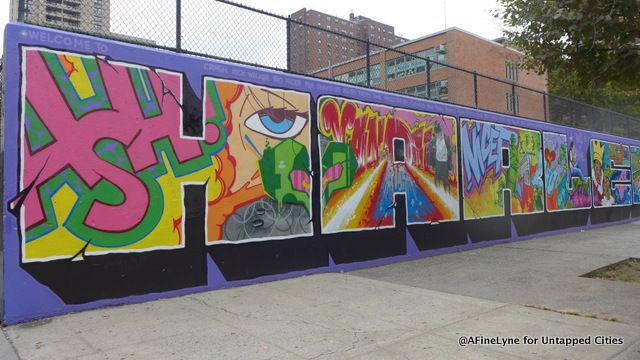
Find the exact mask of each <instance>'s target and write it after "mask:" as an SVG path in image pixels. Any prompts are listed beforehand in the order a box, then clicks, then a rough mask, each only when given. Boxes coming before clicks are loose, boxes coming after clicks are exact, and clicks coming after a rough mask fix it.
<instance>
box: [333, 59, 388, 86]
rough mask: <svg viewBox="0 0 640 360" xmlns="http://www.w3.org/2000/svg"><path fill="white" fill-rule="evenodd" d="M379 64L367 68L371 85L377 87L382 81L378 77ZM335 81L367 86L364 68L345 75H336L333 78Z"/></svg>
mask: <svg viewBox="0 0 640 360" xmlns="http://www.w3.org/2000/svg"><path fill="white" fill-rule="evenodd" d="M380 68H381V66H380V64H374V65H371V66H369V76H370V80H371V85H377V84H379V83H380V81H381V80H382V78H381V76H380ZM333 78H334V79H335V80H338V81H342V82H347V83H351V84H356V85H367V72H366V68H361V69H358V70H354V71H350V72H348V73H345V74H340V75H336V76H334V77H333Z"/></svg>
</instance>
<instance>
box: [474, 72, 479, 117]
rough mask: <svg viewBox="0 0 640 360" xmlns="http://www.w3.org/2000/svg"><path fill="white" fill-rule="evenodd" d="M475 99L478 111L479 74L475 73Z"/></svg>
mask: <svg viewBox="0 0 640 360" xmlns="http://www.w3.org/2000/svg"><path fill="white" fill-rule="evenodd" d="M473 99H474V101H475V104H476V109H477V108H478V73H477V72H475V70H474V71H473Z"/></svg>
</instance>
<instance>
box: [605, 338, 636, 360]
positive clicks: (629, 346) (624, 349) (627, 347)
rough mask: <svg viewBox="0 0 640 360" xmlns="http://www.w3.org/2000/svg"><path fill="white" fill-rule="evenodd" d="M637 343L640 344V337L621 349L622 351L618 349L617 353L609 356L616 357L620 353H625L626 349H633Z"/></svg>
mask: <svg viewBox="0 0 640 360" xmlns="http://www.w3.org/2000/svg"><path fill="white" fill-rule="evenodd" d="M636 344H640V337H639V338H637V339H636V341H634V342H632V343H630V344H629V345H627V346H625V347H624V348H623V349H620V351H618V352H617V353H615V354H613V355H611V357H609V359H615V358H616V357H617V356H618V355H620V354H622V353H624V352H625V351H627V350H629V349H631V347H633V346H635V345H636Z"/></svg>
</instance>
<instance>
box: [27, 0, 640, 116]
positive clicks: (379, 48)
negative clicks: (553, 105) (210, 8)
mask: <svg viewBox="0 0 640 360" xmlns="http://www.w3.org/2000/svg"><path fill="white" fill-rule="evenodd" d="M174 2H175V6H176V16H177V17H180V16H181V15H180V13H181V11H180V10H181V9H179V7H181V6H182V5H181V4H182V1H181V0H174ZM215 2H217V3H220V4H225V5H229V6H232V7H235V8H238V9H243V10H246V11H250V12H253V13H256V14H261V15H264V16H267V17H271V18H274V19H279V20H281V21H285V22H287V25H288V26H287V28H289V27H290V26H291V25H299V26H303V27H305V28H308V29H314V30H316V31H321V32H323V33H326V34H331V35H334V36H336V37H340V38H342V39H348V40H351V41H354V42H357V43H361V44H365V45H366V47H367V49H370V48H371V47H374V48H375V50H373V51H367V54H365V55H361V56H357V57H351V58H349V59H348V60H344V61H342V62H339V63H337V64H334V65H333V66H331V65H330V68H335V67H336V66H344V65H348V64H351V63H354V62H356V61H359V60H363V59H366V60H367V64H369V61H370V60H371V56H374V55H377V54H380V53H384V52H393V53H394V54H398V55H399V56H406V57H409V58H412V59H418V60H422V61H425V62H426V64H427V69H428V70H427V71H430V69H431V66H434V65H435V66H440V67H442V68H447V69H452V70H454V71H458V72H461V73H464V74H468V75H472V76H473V78H474V82H475V81H477V78H481V79H486V80H490V81H493V82H496V83H500V84H504V85H509V86H511V87H512V89H522V90H526V91H529V92H531V93H535V94H538V95H541V96H542V98H543V100H544V102H545V103H546V97H547V96H548V97H549V99H558V100H561V101H563V102H564V103H566V104H567V106H578V107H582V108H584V109H587V108H588V109H591V111H592V112H595V111H598V112H600V113H604V114H605V115H606V116H608V117H609V118H608V119H605V120H614V119H613V118H614V117H615V120H618V121H620V120H625V121H627V122H633V123H640V119H638V118H635V117H633V116H630V115H626V114H623V113H619V112H616V111H613V110H610V109H605V108H601V107H597V106H594V105H590V104H587V103H584V102H581V101H578V100H574V99H570V98H567V97H564V96H560V95H557V94H552V93H549V92H547V91H545V90H541V89H535V88H532V87H529V86H526V85H522V84H519V83H516V81H509V80H505V79H501V78H497V77H495V76H491V75H488V74H484V73H479V72H477V71H475V70H470V69H467V68H463V67H459V66H455V65H452V64H447V63H444V62H441V61H438V60H435V59H431V58H430V57H428V56H421V55H417V54H413V53H409V52H407V51H405V50H404V49H402V47H403V46H406V43H405V42H401V43H399V44H396V45H391V46H389V45H383V44H378V43H376V42H373V41H370V40H369V39H362V38H359V37H356V36H352V35H349V34H346V33H344V32H339V31H335V30H333V29H330V28H325V27H321V26H318V25H314V24H310V23H306V22H303V21H300V20H298V19H294V18H292V17H291V16H290V15H288V16H284V15H280V14H276V13H273V12H270V11H266V10H262V9H259V8H255V7H252V6H248V5H245V4H242V3H239V2H236V1H231V0H215ZM29 11H33V6H32V7H31V8H30V10H29ZM24 14H25V9H24V8H23V6H22V2H20V7H19V8H18V15H19V19H18V21H21V22H25V23H34V24H37V25H42V26H48V27H60V26H57V25H56V24H48V23H43V24H40V23H38V22H37V21H35V22H34V21H33V18H31V19H30V18H27V17H25V16H24ZM183 25H184V22H183V21H180V19H176V25H175V26H176V29H175V31H176V45H175V46H166V45H161V44H156V43H151V44H150V43H145V42H143V41H139V40H138V39H136V38H135V37H131V38H125V37H120V36H115V35H114V36H110V35H109V34H108V33H99V32H91V31H86V30H83V29H80V28H78V29H69V28H67V27H66V26H62V28H63V29H65V30H68V31H73V32H77V33H82V34H87V35H92V36H99V37H104V38H111V39H116V40H120V41H125V42H130V43H136V44H139V45H143V46H149V47H154V48H160V49H165V50H170V51H176V52H180V53H185V54H190V55H196V56H204V57H209V58H214V59H219V60H225V61H233V62H237V63H242V64H246V65H257V66H261V67H264V68H270V69H274V70H280V71H287V72H292V73H297V74H303V75H307V76H313V77H316V78H318V77H319V78H326V77H323V76H320V75H318V73H319V72H322V71H323V70H322V69H318V70H317V71H314V72H312V73H302V72H299V71H295V70H292V69H290V68H289V66H288V65H287V67H286V68H285V69H283V68H281V67H277V66H270V65H266V64H259V63H255V62H250V61H243V60H240V59H234V58H233V57H225V56H216V55H214V54H209V53H206V52H198V51H190V50H188V49H184V48H183V47H181V46H180V44H181V42H180V40H181V36H182V35H181V34H182V31H181V30H182V29H181V27H182V26H183ZM287 31H289V30H287ZM287 36H288V35H287ZM287 41H288V40H287ZM505 47H506V46H505ZM258 62H259V61H258ZM325 70H326V68H325ZM329 80H331V81H338V82H344V81H341V80H338V79H329ZM355 85H359V86H364V87H368V88H371V87H374V86H372V85H371V84H370V83H367V84H365V85H361V84H355ZM475 86H476V89H475V91H477V85H475ZM379 90H383V91H385V89H379ZM386 91H390V92H398V91H394V90H386ZM428 92H429V90H428ZM436 100H437V99H436ZM544 106H545V107H546V106H547V105H544ZM476 107H478V104H477V100H476ZM603 116H604V115H603ZM546 119H547V114H546V110H545V120H544V121H547V120H546ZM538 120H540V119H538Z"/></svg>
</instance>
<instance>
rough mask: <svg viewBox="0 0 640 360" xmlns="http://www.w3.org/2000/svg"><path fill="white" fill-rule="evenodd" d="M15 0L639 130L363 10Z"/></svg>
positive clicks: (46, 11) (599, 125) (294, 65)
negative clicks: (397, 31) (466, 62)
mask: <svg viewBox="0 0 640 360" xmlns="http://www.w3.org/2000/svg"><path fill="white" fill-rule="evenodd" d="M16 3H17V9H16V10H17V11H16V13H17V15H14V16H16V17H17V18H18V20H19V21H22V22H26V23H32V24H37V25H41V26H47V27H55V28H62V29H65V30H68V31H73V32H79V33H86V34H91V35H95V36H100V37H105V38H112V39H117V40H120V41H126V42H131V43H137V44H142V45H146V46H153V47H159V48H164V49H170V50H174V51H179V52H184V53H190V54H196V55H200V56H207V57H213V58H221V59H226V60H230V61H235V62H241V63H246V64H252V65H257V66H262V67H268V68H273V69H278V70H283V71H288V72H293V73H298V74H304V75H308V76H313V77H319V78H324V79H330V80H333V81H339V82H344V83H349V84H354V85H358V86H364V87H370V88H376V89H380V90H385V91H390V92H396V93H402V94H406V95H409V96H414V97H419V98H426V99H431V100H436V101H444V102H449V103H454V104H458V105H463V106H468V107H474V108H478V109H483V110H489V111H493V112H499V113H506V114H513V115H518V116H522V117H525V118H529V119H534V120H540V121H549V122H553V123H558V124H564V125H569V126H573V127H577V128H583V129H587V130H594V131H599V132H604V133H610V134H614V135H621V136H627V137H631V138H640V120H639V119H635V118H633V117H630V116H627V115H623V114H620V113H616V112H613V111H609V110H606V109H601V108H598V107H595V106H591V105H588V104H584V103H581V102H578V101H575V100H571V99H567V98H563V97H560V96H556V95H553V94H548V93H546V92H544V91H543V90H544V87H545V85H546V84H544V81H542V82H540V79H544V78H543V77H539V78H535V77H532V76H529V75H526V76H525V75H524V74H523V75H522V77H524V78H526V79H520V81H519V79H518V73H519V71H518V70H517V68H512V67H510V66H511V65H510V63H509V62H506V63H505V68H506V74H505V77H504V78H501V77H499V76H496V75H495V74H486V73H485V74H481V73H476V72H475V71H471V70H468V69H463V68H460V67H457V66H454V65H451V64H449V63H448V60H450V59H448V55H447V53H448V52H449V51H450V50H451V49H448V48H447V44H446V42H445V43H439V44H431V45H429V41H428V39H426V38H425V40H424V41H406V39H400V38H398V37H395V39H394V38H392V36H391V35H390V34H388V33H385V32H384V31H383V32H382V33H380V32H378V33H375V31H367V29H364V30H363V28H362V26H360V29H359V30H358V29H355V28H353V25H354V23H355V24H356V25H359V24H358V23H364V24H365V27H366V25H367V24H369V25H368V26H370V27H371V29H374V27H375V26H374V25H376V23H375V22H374V23H369V22H367V21H370V19H367V18H364V17H357V18H355V19H350V21H345V19H339V18H336V17H331V16H326V21H325V19H320V18H319V17H318V14H322V13H318V12H316V13H315V15H316V18H312V17H309V16H307V12H306V10H301V11H299V12H296V13H294V14H292V15H291V16H281V15H276V14H271V13H269V12H266V11H262V10H259V9H255V8H251V7H248V6H245V5H242V4H237V3H233V2H229V1H226V0H219V1H213V0H162V1H136V0H18V1H16ZM14 11H15V10H14ZM324 15H326V14H322V15H321V16H324ZM320 20H322V21H320ZM351 20H354V21H351ZM371 24H373V25H371ZM377 24H378V27H379V23H377ZM374 30H375V29H374ZM378 30H380V29H379V28H378ZM381 34H382V36H381ZM385 34H386V36H385ZM394 40H395V41H394ZM466 56H475V54H472V53H471V54H466ZM478 61H482V60H478ZM492 61H494V62H495V61H496V60H495V58H494V59H493V60H492ZM498 61H499V60H498ZM532 79H533V80H532ZM523 83H535V84H537V85H539V86H536V87H537V89H536V88H532V87H527V86H523Z"/></svg>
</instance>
